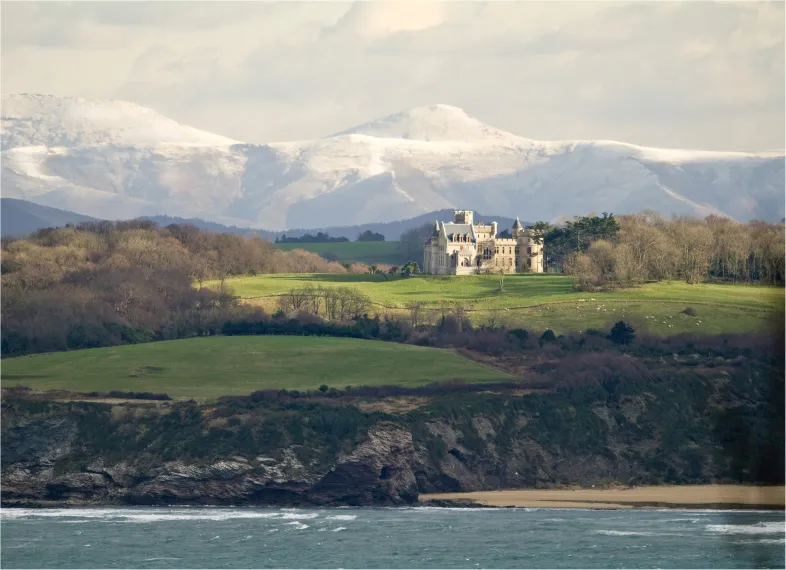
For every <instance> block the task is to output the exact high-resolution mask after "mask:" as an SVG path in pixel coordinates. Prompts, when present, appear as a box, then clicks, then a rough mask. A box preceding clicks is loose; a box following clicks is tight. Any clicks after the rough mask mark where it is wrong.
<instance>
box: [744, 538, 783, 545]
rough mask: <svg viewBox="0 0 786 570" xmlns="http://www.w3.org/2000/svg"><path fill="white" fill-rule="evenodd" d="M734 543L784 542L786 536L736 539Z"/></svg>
mask: <svg viewBox="0 0 786 570" xmlns="http://www.w3.org/2000/svg"><path fill="white" fill-rule="evenodd" d="M734 544H786V538H759V539H757V540H737V541H735V542H734Z"/></svg>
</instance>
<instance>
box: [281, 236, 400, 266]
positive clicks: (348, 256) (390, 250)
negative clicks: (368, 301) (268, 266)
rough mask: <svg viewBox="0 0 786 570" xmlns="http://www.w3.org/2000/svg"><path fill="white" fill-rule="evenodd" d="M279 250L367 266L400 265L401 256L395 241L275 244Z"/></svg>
mask: <svg viewBox="0 0 786 570" xmlns="http://www.w3.org/2000/svg"><path fill="white" fill-rule="evenodd" d="M275 246H276V247H277V248H279V249H283V250H292V249H305V250H306V251H311V252H313V253H316V254H318V255H321V256H323V257H325V258H326V259H330V260H331V261H357V262H360V263H366V264H368V265H374V264H380V263H387V264H390V265H400V264H401V261H402V254H401V253H399V251H398V247H399V243H398V242H397V241H350V242H334V243H277V244H276V245H275Z"/></svg>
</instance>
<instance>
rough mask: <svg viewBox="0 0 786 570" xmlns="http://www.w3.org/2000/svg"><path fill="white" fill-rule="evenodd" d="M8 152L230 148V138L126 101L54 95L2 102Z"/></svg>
mask: <svg viewBox="0 0 786 570" xmlns="http://www.w3.org/2000/svg"><path fill="white" fill-rule="evenodd" d="M2 132H3V135H2V144H3V149H6V148H13V147H18V146H31V145H32V146H39V145H45V146H67V147H71V146H96V145H133V146H151V145H152V146H155V145H157V144H160V143H181V144H204V145H226V144H235V143H236V142H237V141H233V140H231V139H228V138H226V137H222V136H219V135H214V134H212V133H206V132H204V131H200V130H198V129H194V128H192V127H186V126H183V125H180V124H178V123H176V122H175V121H173V120H171V119H167V118H166V117H164V116H162V115H159V114H158V113H156V112H155V111H153V110H152V109H148V108H146V107H141V106H139V105H136V104H135V103H129V102H127V101H96V100H88V99H79V98H73V97H56V96H54V95H37V94H26V93H24V94H15V95H4V96H3V98H2Z"/></svg>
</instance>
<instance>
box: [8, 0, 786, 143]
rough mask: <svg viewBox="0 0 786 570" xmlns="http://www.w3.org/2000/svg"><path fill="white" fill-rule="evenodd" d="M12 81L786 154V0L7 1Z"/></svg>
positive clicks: (542, 135)
mask: <svg viewBox="0 0 786 570" xmlns="http://www.w3.org/2000/svg"><path fill="white" fill-rule="evenodd" d="M0 26H1V27H2V29H1V30H0V32H1V35H0V48H1V51H0V59H1V61H0V64H1V66H0V89H1V90H2V93H3V94H10V93H49V94H54V95H61V96H78V97H86V98H102V99H124V100H129V101H133V102H135V103H139V104H141V105H144V106H147V107H151V108H153V109H155V110H156V111H158V112H160V113H162V114H164V115H166V116H168V117H170V118H173V119H175V120H177V121H179V122H181V123H185V124H188V125H191V126H194V127H197V128H200V129H204V130H207V131H211V132H214V133H218V134H222V135H225V136H228V137H231V138H234V139H237V140H242V141H246V142H252V143H266V142H274V141H285V140H304V139H312V138H318V137H323V136H327V135H330V134H332V133H335V132H339V131H342V130H345V129H348V128H350V127H352V126H355V125H357V124H360V123H364V122H367V121H369V120H372V119H375V118H379V117H382V116H385V115H388V114H391V113H396V112H399V111H404V110H406V109H409V108H411V107H416V106H420V105H431V104H435V103H444V104H449V105H455V106H457V107H461V108H463V109H464V110H465V111H466V112H467V113H468V114H470V115H472V116H474V117H477V118H478V119H480V120H481V121H484V122H486V123H489V124H492V125H494V126H496V127H499V128H501V129H504V130H507V131H509V132H512V133H515V134H517V135H520V136H524V137H528V138H533V139H539V140H564V139H605V140H618V141H625V142H631V143H635V144H641V145H646V146H656V147H668V148H700V149H708V150H747V151H763V150H783V149H784V147H785V146H786V144H785V142H784V124H785V122H786V117H785V116H784V108H785V107H786V99H785V95H784V84H785V83H786V81H785V78H784V3H783V2H741V3H732V2H717V3H716V2H699V1H694V2H671V1H660V2H643V1H634V2H590V1H581V2H553V1H552V2H497V1H495V2H449V3H442V2H430V1H428V0H418V1H414V2H413V1H409V0H397V1H392V2H386V1H369V2H356V3H341V2H330V1H319V2H294V1H286V2H229V1H213V2H195V1H179V2H178V1H169V2H164V1H159V2H145V1H131V2H121V1H103V2H44V3H41V2H32V1H22V2H14V1H9V0H3V2H2V3H1V4H0Z"/></svg>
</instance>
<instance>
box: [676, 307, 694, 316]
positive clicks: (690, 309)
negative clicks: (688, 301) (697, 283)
mask: <svg viewBox="0 0 786 570" xmlns="http://www.w3.org/2000/svg"><path fill="white" fill-rule="evenodd" d="M680 313H681V314H683V315H688V316H689V317H695V316H696V315H698V313H697V312H696V309H694V308H693V307H687V308H686V309H684V310H682V311H680Z"/></svg>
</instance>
